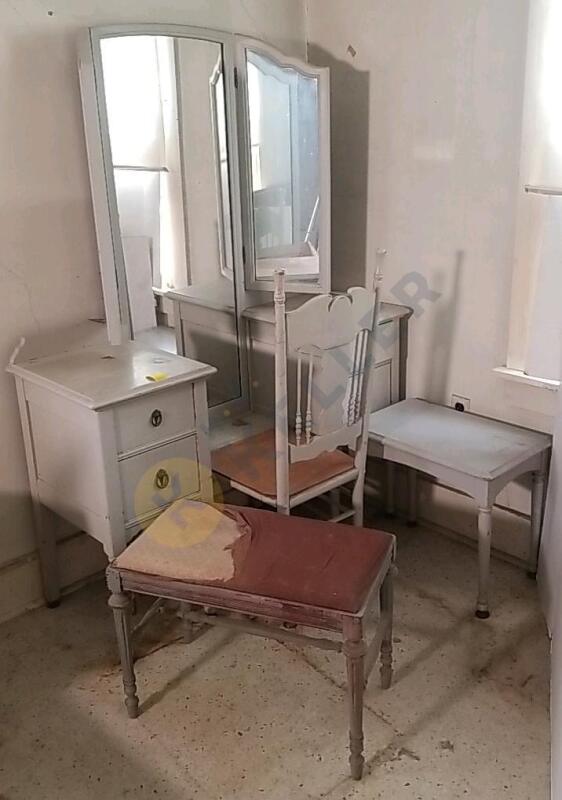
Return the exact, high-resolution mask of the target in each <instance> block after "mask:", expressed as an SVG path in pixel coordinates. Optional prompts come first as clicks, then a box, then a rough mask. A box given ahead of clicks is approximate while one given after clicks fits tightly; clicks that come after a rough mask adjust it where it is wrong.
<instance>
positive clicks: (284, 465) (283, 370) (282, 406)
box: [273, 270, 291, 514]
mask: <svg viewBox="0 0 562 800" xmlns="http://www.w3.org/2000/svg"><path fill="white" fill-rule="evenodd" d="M273 303H274V307H275V481H276V488H277V497H276V506H277V510H278V511H280V512H281V513H282V514H288V513H289V511H290V507H291V501H290V487H289V407H288V391H287V320H286V316H285V273H284V272H283V270H278V271H277V272H276V273H275V291H274V293H273Z"/></svg>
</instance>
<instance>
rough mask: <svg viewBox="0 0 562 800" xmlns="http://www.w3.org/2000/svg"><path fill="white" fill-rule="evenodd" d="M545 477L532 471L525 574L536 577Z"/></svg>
mask: <svg viewBox="0 0 562 800" xmlns="http://www.w3.org/2000/svg"><path fill="white" fill-rule="evenodd" d="M545 484H546V479H545V475H544V473H542V472H534V473H533V490H532V494H531V541H530V544H529V564H528V567H527V575H528V576H529V578H536V576H537V566H538V561H539V546H540V541H541V528H542V519H543V511H544V492H545Z"/></svg>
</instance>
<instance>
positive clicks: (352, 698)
mask: <svg viewBox="0 0 562 800" xmlns="http://www.w3.org/2000/svg"><path fill="white" fill-rule="evenodd" d="M365 649H366V648H365V642H364V639H363V629H362V624H361V621H360V620H352V621H351V622H350V623H349V626H348V627H347V629H346V628H344V642H343V652H344V655H345V659H346V667H347V694H348V702H349V766H350V771H351V777H352V778H353V780H356V781H359V780H361V777H362V775H363V765H364V763H365V759H364V757H363V691H364V687H365Z"/></svg>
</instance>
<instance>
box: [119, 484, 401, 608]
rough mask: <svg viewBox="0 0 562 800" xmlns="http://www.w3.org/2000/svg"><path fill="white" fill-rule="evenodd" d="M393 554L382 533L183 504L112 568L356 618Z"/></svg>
mask: <svg viewBox="0 0 562 800" xmlns="http://www.w3.org/2000/svg"><path fill="white" fill-rule="evenodd" d="M393 547H394V537H393V536H392V535H391V534H388V533H384V532H382V531H377V530H371V529H366V528H356V527H351V526H344V525H341V524H337V523H331V522H323V521H320V520H311V519H305V518H302V517H290V516H285V515H282V514H277V513H275V512H272V511H262V510H259V509H253V508H242V507H238V506H229V505H225V506H218V505H210V504H206V503H200V502H196V501H192V500H186V499H183V500H177V501H176V502H175V503H174V504H173V505H172V506H170V508H169V509H167V510H166V511H165V512H163V513H162V514H161V515H160V516H159V517H158V519H157V520H155V522H153V523H152V525H150V526H149V527H148V528H147V529H146V530H145V531H144V533H142V534H141V535H140V536H139V537H138V538H137V539H135V541H133V542H132V543H131V544H130V545H129V546H128V547H127V549H126V550H125V551H124V552H123V553H121V555H119V556H118V557H117V558H116V559H115V560H114V561H113V564H112V567H113V568H115V569H117V570H127V571H130V572H135V573H142V574H144V575H150V576H155V577H158V578H163V579H170V580H174V581H182V582H185V583H188V584H199V585H205V586H216V587H220V588H221V589H222V590H224V589H231V590H232V591H233V592H238V593H240V592H243V593H247V594H249V595H259V596H261V597H267V598H272V599H275V600H281V601H288V602H292V603H300V604H304V605H310V606H316V607H321V608H328V609H335V610H337V611H342V612H347V613H356V612H358V611H359V610H360V609H361V608H362V606H363V604H364V602H365V600H366V597H367V594H368V593H369V590H370V589H371V587H372V586H373V582H374V581H375V579H376V577H377V575H378V574H379V572H380V570H381V568H382V567H383V565H384V564H385V563H387V561H388V557H389V554H390V553H391V551H392V549H393Z"/></svg>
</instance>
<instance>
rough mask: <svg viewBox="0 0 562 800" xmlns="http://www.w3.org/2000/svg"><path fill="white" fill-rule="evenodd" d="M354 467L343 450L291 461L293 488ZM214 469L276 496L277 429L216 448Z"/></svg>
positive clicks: (297, 489) (308, 485) (299, 489)
mask: <svg viewBox="0 0 562 800" xmlns="http://www.w3.org/2000/svg"><path fill="white" fill-rule="evenodd" d="M353 468H354V462H353V458H352V457H351V456H350V455H348V454H347V453H342V452H341V450H333V451H332V452H325V453H321V454H320V455H319V456H316V458H310V459H308V460H306V461H297V462H296V463H294V464H290V465H289V491H290V493H291V495H295V494H298V493H299V492H303V491H305V490H306V489H310V488H312V487H313V486H317V485H318V484H320V483H324V481H328V480H330V479H331V478H335V477H336V476H337V475H341V474H343V473H344V472H348V471H349V470H352V469H353ZM213 472H217V473H218V474H219V475H224V476H225V477H226V478H228V479H229V480H230V481H234V482H235V483H238V484H239V485H240V486H247V487H248V489H252V490H253V491H254V492H258V494H261V495H264V496H266V497H275V496H276V494H277V484H276V480H275V431H274V430H273V429H272V430H269V431H264V432H263V433H258V434H256V435H255V436H249V437H248V438H247V439H242V440H241V441H239V442H234V444H229V445H226V446H225V447H221V448H219V449H218V450H215V452H214V453H213ZM350 480H352V478H350Z"/></svg>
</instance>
